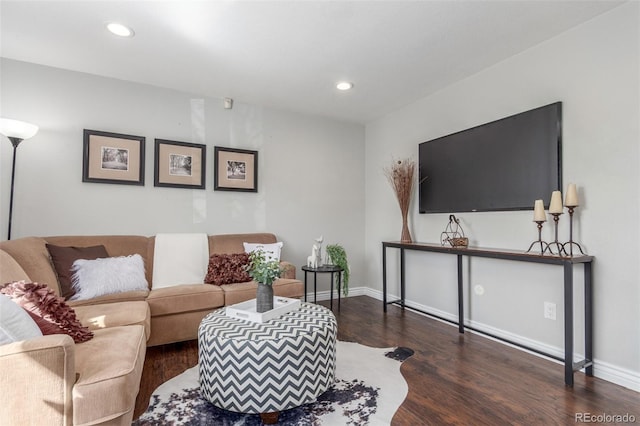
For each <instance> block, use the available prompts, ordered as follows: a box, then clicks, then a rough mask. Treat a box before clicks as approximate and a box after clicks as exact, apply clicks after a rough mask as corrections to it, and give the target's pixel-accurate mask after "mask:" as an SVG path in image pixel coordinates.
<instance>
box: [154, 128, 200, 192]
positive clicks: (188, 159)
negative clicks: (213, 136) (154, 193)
mask: <svg viewBox="0 0 640 426" xmlns="http://www.w3.org/2000/svg"><path fill="white" fill-rule="evenodd" d="M154 164H155V169H154V173H153V185H154V186H158V187H167V188H187V189H205V186H206V174H207V173H206V171H207V146H206V145H202V144H196V143H188V142H178V141H170V140H166V139H155V149H154Z"/></svg>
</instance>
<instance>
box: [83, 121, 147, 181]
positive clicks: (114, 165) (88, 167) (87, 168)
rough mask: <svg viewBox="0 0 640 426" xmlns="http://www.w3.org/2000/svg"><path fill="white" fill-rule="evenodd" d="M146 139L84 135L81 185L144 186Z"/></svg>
mask: <svg viewBox="0 0 640 426" xmlns="http://www.w3.org/2000/svg"><path fill="white" fill-rule="evenodd" d="M145 140H146V139H145V137H144V136H133V135H126V134H122V133H113V132H105V131H101V130H89V129H84V131H83V152H82V181H83V182H91V183H110V184H118V185H139V186H144V154H145Z"/></svg>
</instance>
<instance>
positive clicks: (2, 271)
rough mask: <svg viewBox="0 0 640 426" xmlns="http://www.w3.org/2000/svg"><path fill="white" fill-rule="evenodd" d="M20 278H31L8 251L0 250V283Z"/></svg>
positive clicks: (28, 279) (29, 279)
mask: <svg viewBox="0 0 640 426" xmlns="http://www.w3.org/2000/svg"><path fill="white" fill-rule="evenodd" d="M21 280H26V281H31V278H29V275H27V273H26V272H25V271H24V269H22V266H20V264H19V263H18V262H16V260H15V259H14V258H13V257H11V255H10V254H9V253H7V252H6V251H4V250H0V285H2V284H6V283H10V282H13V281H21Z"/></svg>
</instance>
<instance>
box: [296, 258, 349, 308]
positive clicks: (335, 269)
mask: <svg viewBox="0 0 640 426" xmlns="http://www.w3.org/2000/svg"><path fill="white" fill-rule="evenodd" d="M301 269H302V270H303V271H304V300H307V273H311V274H313V303H316V302H317V301H316V299H317V287H318V281H317V274H322V273H325V274H326V273H328V274H331V296H330V297H331V302H330V304H331V310H333V281H334V279H333V276H334V274H337V275H338V280H337V281H338V310H340V285H341V284H342V271H344V269H342V268H341V267H339V266H336V265H323V266H318V267H317V268H312V267H311V266H303V267H302V268H301Z"/></svg>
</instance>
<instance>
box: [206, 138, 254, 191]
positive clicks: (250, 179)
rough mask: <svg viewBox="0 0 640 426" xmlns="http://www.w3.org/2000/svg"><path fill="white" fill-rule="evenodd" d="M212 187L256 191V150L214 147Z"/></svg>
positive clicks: (222, 189)
mask: <svg viewBox="0 0 640 426" xmlns="http://www.w3.org/2000/svg"><path fill="white" fill-rule="evenodd" d="M213 164H214V172H213V189H214V190H215V191H241V192H258V151H252V150H248V149H236V148H225V147H221V146H216V147H214V163H213Z"/></svg>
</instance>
